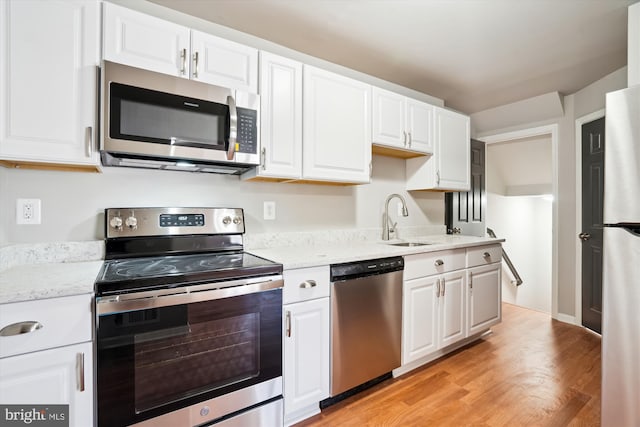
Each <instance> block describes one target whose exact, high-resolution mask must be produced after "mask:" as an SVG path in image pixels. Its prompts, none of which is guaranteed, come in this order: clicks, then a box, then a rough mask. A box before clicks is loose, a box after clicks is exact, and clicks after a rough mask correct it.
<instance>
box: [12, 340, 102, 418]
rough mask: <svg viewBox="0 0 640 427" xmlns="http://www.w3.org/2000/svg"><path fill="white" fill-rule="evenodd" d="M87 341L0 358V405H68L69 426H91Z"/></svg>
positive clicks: (88, 348)
mask: <svg viewBox="0 0 640 427" xmlns="http://www.w3.org/2000/svg"><path fill="white" fill-rule="evenodd" d="M92 348H93V347H92V344H91V343H90V342H86V343H82V344H75V345H70V346H66V347H61V348H56V349H52V350H43V351H36V352H34V353H27V354H21V355H19V356H12V357H6V358H4V359H0V403H2V404H4V405H6V404H19V405H22V406H26V407H25V410H27V409H28V405H59V404H66V405H69V426H71V427H86V426H91V425H93V424H94V423H93V369H92V368H91V366H92V360H93V350H92Z"/></svg>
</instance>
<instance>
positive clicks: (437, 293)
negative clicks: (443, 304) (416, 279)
mask: <svg viewBox="0 0 640 427" xmlns="http://www.w3.org/2000/svg"><path fill="white" fill-rule="evenodd" d="M436 298H440V279H438V280H436Z"/></svg>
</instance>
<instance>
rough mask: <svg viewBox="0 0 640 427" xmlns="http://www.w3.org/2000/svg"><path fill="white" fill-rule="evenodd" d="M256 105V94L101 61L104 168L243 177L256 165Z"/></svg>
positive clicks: (257, 148) (258, 113) (257, 143)
mask: <svg viewBox="0 0 640 427" xmlns="http://www.w3.org/2000/svg"><path fill="white" fill-rule="evenodd" d="M259 106H260V99H259V97H258V95H254V94H249V93H245V92H241V91H236V90H233V89H227V88H223V87H219V86H213V85H210V84H206V83H202V82H197V81H193V80H188V79H185V78H181V77H175V76H170V75H165V74H160V73H155V72H152V71H147V70H142V69H139V68H134V67H129V66H126V65H121V64H116V63H113V62H109V61H104V62H103V67H102V101H101V112H102V114H101V117H102V121H101V130H102V132H101V135H102V138H101V141H100V151H101V158H102V163H103V164H104V165H106V166H126V167H144V168H153V169H167V170H183V171H193V172H212V173H227V174H238V173H241V172H243V171H245V170H247V169H249V168H251V167H254V166H256V165H258V164H259V162H260V155H259V153H260V135H259V133H258V129H259V128H260V127H259V120H260V111H259Z"/></svg>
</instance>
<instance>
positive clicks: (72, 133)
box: [0, 0, 100, 170]
mask: <svg viewBox="0 0 640 427" xmlns="http://www.w3.org/2000/svg"><path fill="white" fill-rule="evenodd" d="M0 29H1V31H2V37H1V38H0V64H2V66H1V67H0V163H2V164H5V165H15V164H18V163H21V164H24V163H38V164H43V163H45V164H49V167H58V166H61V165H71V167H77V168H89V169H93V170H95V169H96V167H97V165H98V164H99V157H98V155H97V150H96V148H97V145H96V139H97V138H96V137H97V132H96V131H97V129H96V114H97V113H96V110H97V99H96V96H97V85H98V82H97V76H98V68H97V66H98V64H99V59H100V58H99V52H100V44H99V40H100V10H99V5H98V2H97V1H79V0H52V1H30V0H20V1H17V0H16V1H12V0H5V1H0Z"/></svg>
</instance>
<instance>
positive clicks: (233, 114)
mask: <svg viewBox="0 0 640 427" xmlns="http://www.w3.org/2000/svg"><path fill="white" fill-rule="evenodd" d="M196 55H197V53H196ZM227 105H228V106H229V147H228V148H227V160H233V156H234V154H235V153H236V138H237V136H238V110H237V109H236V100H235V99H234V98H233V96H231V95H229V96H227Z"/></svg>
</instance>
